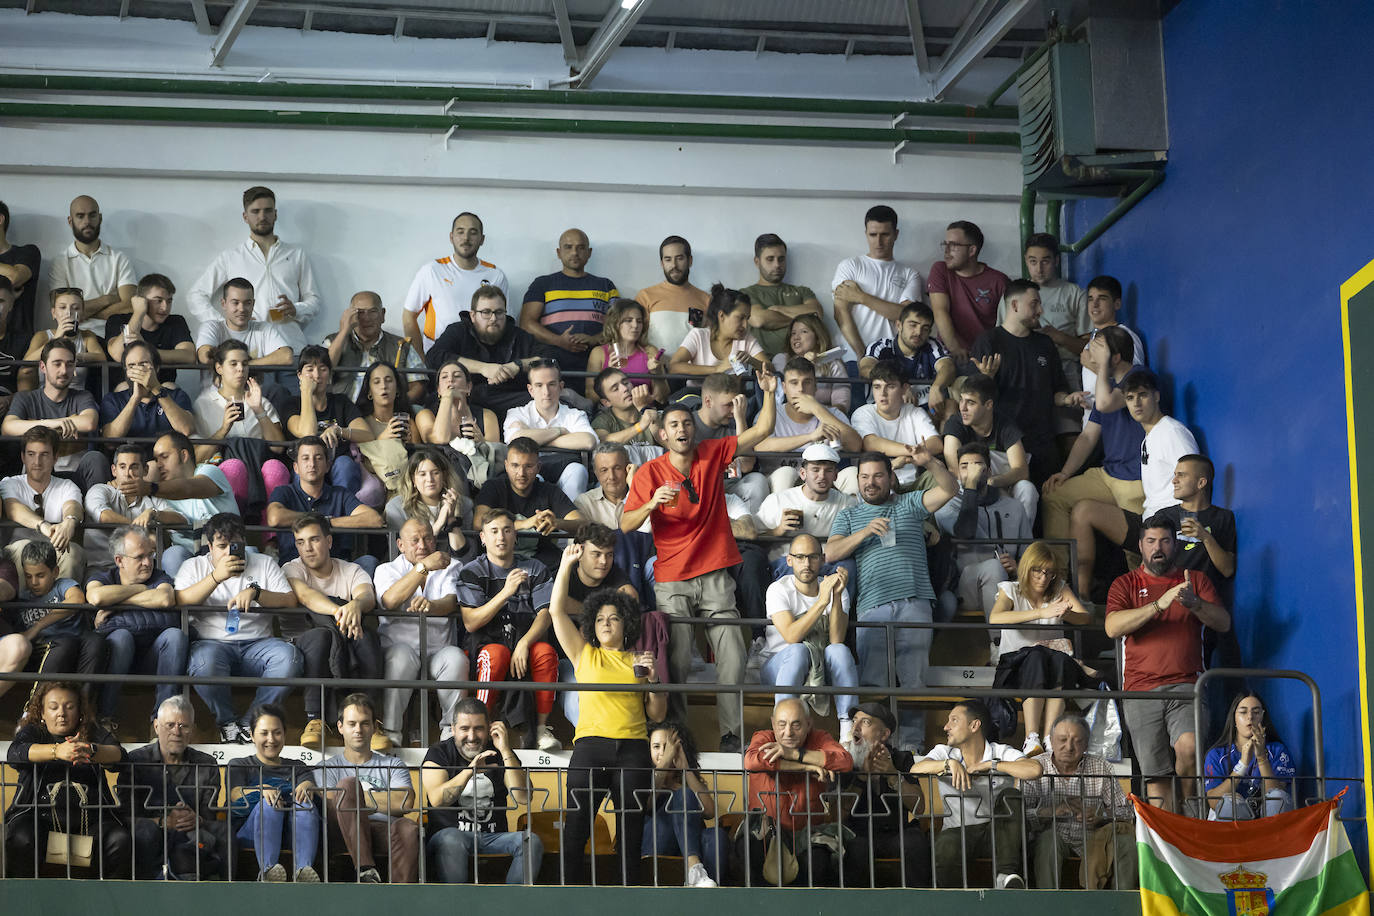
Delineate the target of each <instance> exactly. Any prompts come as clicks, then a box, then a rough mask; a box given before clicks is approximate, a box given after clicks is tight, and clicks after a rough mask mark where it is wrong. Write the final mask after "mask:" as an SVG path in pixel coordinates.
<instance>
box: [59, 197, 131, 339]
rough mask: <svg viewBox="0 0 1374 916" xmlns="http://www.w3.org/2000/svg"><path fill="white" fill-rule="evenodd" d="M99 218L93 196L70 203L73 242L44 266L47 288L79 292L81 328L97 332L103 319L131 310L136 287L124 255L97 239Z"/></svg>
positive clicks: (68, 218)
mask: <svg viewBox="0 0 1374 916" xmlns="http://www.w3.org/2000/svg"><path fill="white" fill-rule="evenodd" d="M103 219H104V217H102V216H101V214H100V204H98V203H96V202H95V198H94V197H88V196H86V195H85V194H82V195H81V196H80V197H78V198H76V199H75V200H73V201H72V205H71V208H70V210H69V211H68V214H67V225H68V226H71V227H72V236H73V238H74V241H73V242H72V243H71V244H70V245H68V246H67V247H66V249H65V250H64V251H63V252H62V253H61V254H60V255H58V256H57V257H55V258H53V259H52V262H51V263H50V264H49V265H48V288H49V289H62V288H64V287H76V288H77V289H79V290H81V294H82V295H83V296H84V297H85V298H84V301H83V302H82V304H81V319H82V321H81V327H82V329H84V330H87V331H96V332H97V333H99V331H100V330H101V329H103V328H104V327H105V319H106V318H108V317H110V316H111V315H124V314H128V313H129V312H131V311H133V307H134V306H133V301H134V290H135V289H136V288H137V284H138V277H137V275H136V274H135V273H134V268H133V265H132V264H130V263H129V258H128V256H127V255H125V254H124V253H123V252H122V251H115V250H114V249H113V248H111V247H110V246H109V245H106V244H105V243H104V242H102V241H101V240H100V225H101V222H102V221H103Z"/></svg>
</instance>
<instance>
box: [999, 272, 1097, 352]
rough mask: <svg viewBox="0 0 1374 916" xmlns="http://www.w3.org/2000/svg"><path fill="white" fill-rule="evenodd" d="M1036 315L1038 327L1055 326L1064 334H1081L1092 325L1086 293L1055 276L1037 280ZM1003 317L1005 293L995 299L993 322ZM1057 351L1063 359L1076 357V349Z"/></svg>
mask: <svg viewBox="0 0 1374 916" xmlns="http://www.w3.org/2000/svg"><path fill="white" fill-rule="evenodd" d="M1040 308H1041V310H1042V312H1043V314H1042V315H1041V316H1040V325H1041V326H1042V327H1046V326H1048V327H1052V328H1058V329H1059V330H1061V331H1063V332H1064V333H1065V334H1075V335H1083V334H1086V333H1088V332H1089V331H1091V330H1092V329H1093V320H1092V318H1090V317H1089V316H1088V293H1087V291H1086V290H1085V289H1083V287H1081V286H1079V285H1078V284H1077V283H1071V282H1070V281H1068V280H1063V279H1060V278H1058V277H1056V278H1055V279H1053V280H1051V281H1049V282H1048V283H1041V284H1040ZM1006 317H1007V300H1006V297H1003V298H1002V301H1001V302H999V303H997V323H998V324H999V325H1000V324H1001V323H1002V322H1003V320H1004V319H1005V318H1006ZM1059 355H1060V356H1061V357H1063V358H1064V359H1073V360H1077V359H1078V354H1077V353H1068V354H1066V353H1065V352H1064V351H1063V350H1060V351H1059Z"/></svg>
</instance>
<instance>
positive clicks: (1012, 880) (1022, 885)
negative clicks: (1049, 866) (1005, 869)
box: [997, 874, 1026, 891]
mask: <svg viewBox="0 0 1374 916" xmlns="http://www.w3.org/2000/svg"><path fill="white" fill-rule="evenodd" d="M997 887H998V889H999V890H1004V891H1023V890H1025V889H1026V879H1025V878H1022V877H1021V876H1020V875H1016V874H1010V875H1007V874H1003V875H998V876H997Z"/></svg>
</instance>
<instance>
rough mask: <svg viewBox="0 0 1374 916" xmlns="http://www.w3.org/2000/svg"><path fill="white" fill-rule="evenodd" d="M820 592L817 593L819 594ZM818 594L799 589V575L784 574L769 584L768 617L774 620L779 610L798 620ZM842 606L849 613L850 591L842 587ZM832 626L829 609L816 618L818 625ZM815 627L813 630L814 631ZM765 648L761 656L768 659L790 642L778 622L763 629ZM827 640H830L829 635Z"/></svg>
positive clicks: (766, 605)
mask: <svg viewBox="0 0 1374 916" xmlns="http://www.w3.org/2000/svg"><path fill="white" fill-rule="evenodd" d="M818 595H819V593H817V596H818ZM817 596H808V595H803V594H802V593H801V592H800V591H798V590H797V577H796V576H792V575H787V576H783V577H782V578H781V579H779V580H778V581H776V582H774V583H773V584H772V585H770V586H768V597H767V598H766V599H765V601H764V607H765V608H766V609H767V611H768V619H769V620H772V619H773V617H774V616H775V615H776V614H777V613H778V612H779V611H787V612H788V613H790V614H791V615H792V619H793V620H796V619H797V618H799V617H801V616H802V615H803V614H805V613H806V612H807V610H808V609H809V608H810V607H811V605H812V604H814V603H815V601H816V597H817ZM840 607H842V608H844V612H845V613H846V614H848V613H849V591H848V590H847V589H840ZM829 626H830V611H829V610H828V609H827V610H825V611H822V612H821V616H820V617H819V618H817V620H816V627H829ZM814 629H815V628H813V632H814ZM763 639H764V644H763V649H761V650H760V651H759V658H760V659H762V660H764V661H767V660H768V659H770V658H772V657H773V656H774V655H776V654H777V653H779V652H781V651H782V650H783V649H785V648H787V646H788V645H789V643H788V642H787V640H785V639H783V637H782V631H781V630H779V629H778V628H777V625H776V624H772V623H770V624H769V625H768V626H767V628H766V629H765V630H764V631H763ZM825 642H827V643H829V642H830V637H829V635H827V636H826V638H825Z"/></svg>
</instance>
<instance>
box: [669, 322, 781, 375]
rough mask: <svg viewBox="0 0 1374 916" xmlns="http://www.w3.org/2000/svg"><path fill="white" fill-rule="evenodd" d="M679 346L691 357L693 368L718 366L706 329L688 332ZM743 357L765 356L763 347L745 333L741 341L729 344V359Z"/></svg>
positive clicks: (752, 336) (750, 335)
mask: <svg viewBox="0 0 1374 916" xmlns="http://www.w3.org/2000/svg"><path fill="white" fill-rule="evenodd" d="M681 346H682V349H684V350H686V351H687V352H688V354H690V355H691V357H692V365H693V366H718V365H720V360H718V359H716V354H715V353H714V352H713V351H712V350H711V332H710V331H709V330H707V329H706V328H691V329H690V330H688V331H687V336H686V337H684V338H682V345H681ZM670 355H671V354H670ZM745 356H754V357H758V358H760V359H762V358H764V356H765V354H764V352H763V347H762V346H760V345H759V342H758V341H757V340H756V339H755V338H754V335H753V334H749V333H746V334H745V335H744V338H743V339H742V340H735V341H731V343H730V358H731V359H742V358H744V357H745Z"/></svg>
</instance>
